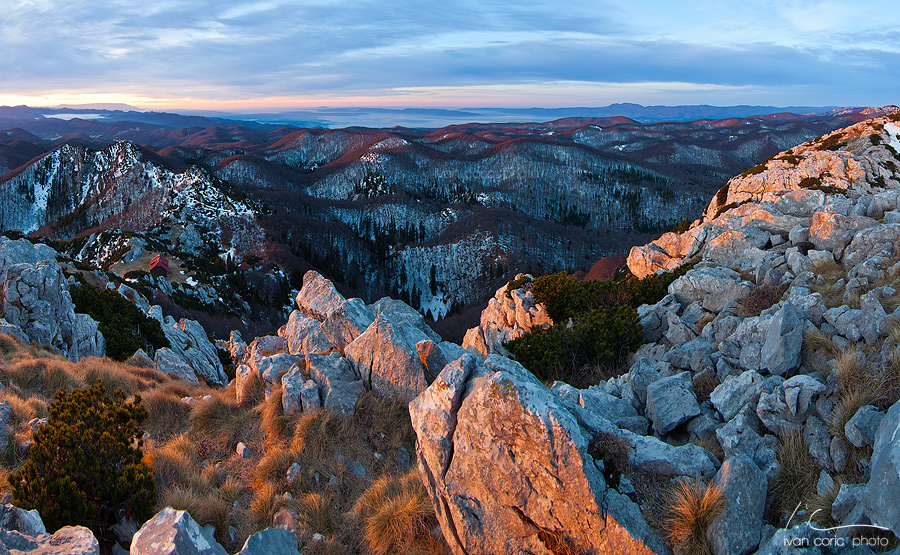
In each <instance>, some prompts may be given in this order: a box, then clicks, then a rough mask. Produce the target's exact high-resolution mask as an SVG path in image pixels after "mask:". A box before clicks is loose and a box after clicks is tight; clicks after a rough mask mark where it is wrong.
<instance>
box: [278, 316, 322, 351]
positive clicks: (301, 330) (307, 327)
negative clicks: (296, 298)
mask: <svg viewBox="0 0 900 555" xmlns="http://www.w3.org/2000/svg"><path fill="white" fill-rule="evenodd" d="M278 335H279V336H280V337H283V338H284V340H285V343H286V347H285V350H286V351H287V352H288V353H289V354H292V355H301V354H325V353H327V352H329V351H332V350H334V349H335V348H336V347H335V345H334V344H333V343H332V342H331V341H329V340H328V338H327V337H325V333H324V332H323V331H322V322H320V321H318V320H316V319H314V318H310V317H309V316H307V315H305V314H303V313H302V312H300V311H299V310H294V311H293V312H291V315H290V316H289V317H288V321H287V324H285V325H283V326H281V328H279V329H278Z"/></svg>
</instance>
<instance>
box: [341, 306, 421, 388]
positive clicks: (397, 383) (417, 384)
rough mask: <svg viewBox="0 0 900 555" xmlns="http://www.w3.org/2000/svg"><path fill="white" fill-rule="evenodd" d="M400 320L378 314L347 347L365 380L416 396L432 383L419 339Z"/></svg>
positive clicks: (359, 373) (345, 351)
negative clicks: (421, 352)
mask: <svg viewBox="0 0 900 555" xmlns="http://www.w3.org/2000/svg"><path fill="white" fill-rule="evenodd" d="M403 331H404V330H402V329H400V328H399V327H398V326H397V325H396V324H394V323H392V322H390V321H389V320H386V319H385V318H384V317H383V316H378V317H377V318H375V321H374V322H373V323H372V325H371V326H369V328H368V329H366V331H365V332H364V333H363V334H362V335H360V336H359V337H357V338H356V339H355V340H353V342H351V343H350V344H349V345H347V347H346V348H345V349H344V353H345V354H346V356H347V359H348V360H349V361H350V364H351V366H352V367H353V369H354V371H355V372H356V374H357V376H359V377H360V378H361V379H362V380H363V382H364V383H366V384H369V386H370V387H371V388H372V389H373V390H375V391H378V392H381V393H383V394H386V395H394V394H396V395H400V396H401V397H405V398H406V399H413V398H415V397H416V396H417V395H418V394H419V393H421V392H422V391H424V390H425V388H426V387H428V381H427V377H426V375H425V368H424V367H423V366H422V363H421V362H420V361H419V353H418V351H417V350H416V342H418V340H419V339H420V338H414V339H416V341H415V342H412V343H411V342H410V338H409V337H408V336H407V335H406V334H404V333H403Z"/></svg>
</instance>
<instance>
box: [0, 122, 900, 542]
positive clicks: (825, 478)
mask: <svg viewBox="0 0 900 555" xmlns="http://www.w3.org/2000/svg"><path fill="white" fill-rule="evenodd" d="M898 151H900V127H898V126H897V125H896V124H895V123H894V122H893V121H892V120H891V119H890V118H878V119H875V120H870V121H868V122H864V123H861V124H857V125H855V126H853V127H850V128H847V129H845V130H842V131H839V132H836V133H834V134H832V135H829V136H826V137H824V138H822V139H820V140H817V141H813V142H811V143H806V144H804V145H801V146H799V147H795V148H793V149H791V150H790V151H787V152H785V153H782V154H780V155H778V156H776V157H774V158H773V159H771V160H769V161H768V162H766V163H765V164H763V165H761V166H758V167H756V168H752V169H751V170H748V171H747V172H745V173H744V174H743V175H741V176H738V177H735V178H734V179H732V180H731V181H729V183H728V184H727V185H726V186H725V187H723V189H722V190H721V191H720V192H719V193H718V194H717V195H716V197H715V198H714V199H713V201H712V202H711V203H710V206H709V207H708V208H707V210H706V212H705V213H704V216H703V217H702V218H701V219H699V220H698V221H696V222H694V223H693V225H692V226H690V228H689V229H688V230H687V231H685V232H683V233H668V234H665V235H663V236H662V237H661V238H660V239H658V240H656V241H654V242H652V243H650V244H648V245H646V246H644V247H638V248H635V249H634V250H632V252H631V254H630V255H629V257H628V266H629V269H630V270H631V271H632V272H633V273H634V274H636V275H638V276H645V275H649V274H651V273H654V272H656V271H660V270H671V269H674V268H676V267H678V266H680V265H681V264H684V263H686V262H691V263H693V264H694V265H693V267H692V269H690V270H689V271H688V272H687V273H686V274H685V275H684V276H682V277H680V278H678V279H677V280H676V281H674V282H673V283H672V284H671V285H670V287H669V291H668V292H669V295H667V296H666V297H665V298H664V299H662V300H661V301H660V302H659V303H657V304H656V305H653V306H643V307H641V308H640V309H639V315H640V317H641V320H642V324H643V326H644V334H645V339H646V341H647V343H646V344H645V345H644V346H642V347H641V348H640V350H639V351H638V352H637V353H636V354H635V355H634V356H633V358H632V361H631V365H630V367H629V368H628V369H627V371H626V372H624V373H623V374H622V375H621V376H618V377H616V378H613V379H609V380H608V381H605V382H601V383H598V384H596V385H593V386H591V387H589V388H587V389H576V388H573V387H571V386H569V385H567V384H564V383H560V382H557V383H554V384H552V386H551V387H549V388H548V387H546V386H545V385H544V384H542V383H541V382H540V381H539V380H538V379H537V378H535V376H534V375H532V374H531V373H530V372H528V370H526V369H525V368H523V367H522V366H521V365H520V364H518V363H517V362H515V361H514V360H511V359H510V358H508V357H507V356H504V355H506V354H507V353H506V352H505V351H504V350H503V347H502V342H503V341H505V340H508V339H510V338H514V337H518V336H520V335H521V334H522V333H525V331H526V330H527V329H529V328H530V327H532V326H549V325H552V323H551V322H550V320H549V318H548V317H547V314H546V311H545V310H544V308H543V307H542V306H540V305H535V304H534V302H533V299H532V297H531V293H530V291H528V290H527V288H522V289H514V290H512V291H507V290H506V288H501V289H500V290H499V291H497V294H496V295H495V297H494V299H493V300H492V301H491V304H490V305H489V307H488V309H487V310H486V311H485V312H484V314H483V315H482V319H481V324H480V325H479V326H478V327H477V328H474V329H473V330H470V332H469V333H468V334H467V335H466V340H465V341H464V345H463V346H459V345H455V344H453V343H449V342H445V341H442V340H441V338H440V337H439V336H438V335H437V334H435V333H434V332H433V331H432V330H431V329H430V328H429V327H428V326H427V325H425V322H424V319H423V318H422V316H421V315H420V314H419V313H418V312H416V311H415V310H413V309H412V308H410V307H409V306H407V305H405V304H404V303H402V302H400V301H396V300H392V299H388V298H385V299H381V300H379V301H377V302H375V303H372V304H368V305H367V304H366V303H365V302H363V301H362V300H361V299H345V298H344V297H342V296H341V295H340V294H339V293H338V292H337V291H336V290H335V289H334V287H333V285H332V284H331V283H330V282H329V281H328V280H327V279H325V278H324V277H322V276H321V275H320V274H318V273H316V272H309V273H307V274H306V276H305V277H304V280H303V288H302V289H301V291H300V292H299V294H298V295H297V298H296V310H295V311H294V312H293V313H292V314H291V315H290V319H289V321H288V322H287V323H286V324H285V325H284V326H283V327H282V328H281V329H280V330H279V332H278V335H277V336H265V337H257V338H254V339H252V340H251V341H249V342H245V341H244V340H243V339H242V338H241V337H240V335H239V334H236V333H235V334H232V337H231V339H230V341H227V342H221V343H220V346H221V347H223V348H226V349H227V350H228V351H229V353H230V354H231V357H232V359H233V360H234V362H235V364H236V367H237V372H236V377H235V378H234V380H235V381H234V384H232V385H233V387H234V391H235V396H236V398H237V400H238V402H240V400H241V398H242V396H244V395H249V390H250V388H251V386H252V384H253V383H254V382H256V381H258V380H262V382H263V383H265V384H267V385H268V386H269V387H271V386H274V385H276V384H281V389H282V391H283V394H282V408H283V411H284V413H286V414H290V413H294V412H298V411H301V412H302V411H311V410H318V409H321V408H324V409H327V410H330V411H333V412H338V413H344V414H352V413H353V411H354V407H355V406H356V400H357V398H358V397H359V395H361V394H362V393H363V392H365V391H367V390H375V391H378V392H380V393H383V394H385V395H390V396H400V397H402V398H405V399H406V400H408V401H410V404H409V407H410V415H411V418H412V423H413V426H414V428H415V432H416V434H417V436H418V445H417V459H418V463H419V469H420V472H421V474H422V477H423V481H424V483H425V485H426V488H427V489H428V492H429V495H430V497H431V500H432V502H433V506H434V510H435V512H436V514H437V516H438V520H439V522H440V525H441V531H442V533H443V535H444V538H445V539H446V541H447V543H448V544H449V546H450V548H451V549H452V551H453V552H454V553H455V554H457V555H462V554H470V555H471V554H476V553H533V554H548V555H549V554H552V553H561V552H563V551H562V550H563V549H571V550H576V552H577V550H580V551H582V552H588V553H648V554H649V553H658V554H662V553H669V552H670V549H671V548H670V543H669V539H668V538H664V537H663V535H664V533H665V530H663V529H662V528H661V527H660V522H659V520H658V518H657V516H656V515H655V512H654V511H655V509H654V507H653V495H652V493H653V491H654V489H659V488H661V487H662V486H664V485H666V484H669V483H671V482H673V481H678V480H696V481H701V482H711V483H713V484H714V485H716V486H718V487H719V488H720V489H721V490H722V491H723V492H724V496H725V500H726V501H725V507H724V510H723V511H722V512H721V513H720V514H719V515H718V516H717V517H716V518H715V520H714V521H713V522H712V524H711V526H710V528H709V530H708V532H707V538H708V542H709V546H710V549H711V550H712V552H713V553H715V554H726V553H728V554H731V553H735V554H746V553H754V552H756V553H784V552H791V549H793V548H790V547H789V546H791V545H794V544H796V543H797V542H799V543H801V544H802V543H803V542H804V541H806V542H808V543H810V545H811V544H812V542H813V541H814V540H815V539H816V538H818V542H817V543H818V544H820V546H819V547H814V548H813V549H811V550H809V551H807V552H809V553H816V552H820V553H827V552H832V551H833V552H842V549H839V547H840V546H843V547H846V546H848V545H849V543H846V542H847V541H848V538H849V537H850V534H852V533H854V531H855V530H857V529H859V530H861V529H863V528H862V527H863V526H864V525H866V526H879V527H882V528H884V529H887V530H890V531H892V532H894V533H895V534H900V509H898V507H900V505H898V503H897V499H900V463H898V460H900V437H898V434H897V430H898V426H900V404H898V403H897V402H898V399H900V383H898V380H900V378H898V376H897V374H898V372H900V346H898V342H900V332H898V331H897V330H898V329H900V324H898V322H897V319H898V318H900V308H898V307H900V292H898V279H900V247H898V243H900V180H898V177H897V173H896V172H897V170H898V164H900V155H898ZM5 253H15V254H14V255H12V254H10V255H9V256H7V254H5ZM0 260H6V262H2V263H0V268H2V273H0V281H3V283H4V288H3V296H4V299H3V303H2V306H3V317H4V319H5V320H4V321H0V325H2V326H3V330H0V331H3V332H5V333H10V334H13V335H16V336H17V337H21V338H23V339H27V340H29V341H32V342H34V343H37V344H41V345H47V346H52V347H55V348H56V349H57V350H59V351H60V352H62V353H65V354H67V355H68V356H69V357H70V358H73V359H77V358H80V357H83V356H99V355H102V354H103V338H102V335H100V336H99V337H98V334H99V332H97V331H96V330H97V327H96V322H93V321H88V320H90V318H87V319H85V317H84V315H77V314H75V313H74V310H73V308H72V307H71V300H70V299H69V302H68V304H67V303H66V297H67V296H68V287H70V286H71V285H72V284H70V283H69V282H68V281H67V280H66V279H65V276H64V275H63V274H62V271H61V270H60V267H59V265H58V264H57V262H56V261H55V253H54V252H53V251H52V249H49V248H48V247H45V246H42V245H35V246H32V245H31V244H30V243H29V242H27V241H10V240H6V241H2V242H0ZM12 261H15V262H18V263H16V264H14V263H12ZM35 291H37V292H38V293H35ZM119 292H120V293H121V294H123V296H126V297H127V298H130V299H131V300H132V301H133V302H135V304H137V305H138V306H141V307H143V309H144V310H145V311H146V312H147V313H148V314H150V315H151V316H153V317H154V318H156V319H158V320H159V321H160V322H161V323H162V325H163V330H164V332H165V333H166V335H167V337H168V339H169V341H170V343H171V345H172V347H171V349H160V350H159V351H157V352H156V353H155V361H154V363H155V366H156V367H157V368H158V369H159V370H162V371H164V372H168V373H171V374H175V375H177V376H179V377H181V378H183V379H186V380H192V381H198V380H201V379H202V380H205V381H207V382H208V383H211V384H224V383H225V382H226V381H227V378H225V375H224V371H223V370H222V366H221V363H220V362H219V361H218V358H217V356H216V353H215V348H214V346H213V345H212V343H211V342H210V341H209V340H208V338H207V336H206V333H205V332H204V331H203V329H202V327H200V326H199V324H197V323H196V322H192V321H190V320H181V321H177V322H176V321H175V320H173V319H171V318H164V317H163V316H162V311H161V309H159V308H158V307H150V306H149V303H148V302H147V301H146V300H145V299H143V298H142V297H141V296H140V295H139V294H137V293H136V292H135V291H133V290H128V288H127V286H123V287H120V288H119ZM49 298H52V299H56V301H54V302H46V303H44V301H45V300H46V299H49ZM42 303H43V304H42ZM91 322H93V324H92V323H91ZM792 438H800V439H799V441H800V443H799V445H800V446H801V448H800V450H801V451H802V452H801V453H800V455H802V456H803V457H808V458H809V459H810V460H811V461H813V463H812V465H811V467H810V469H809V471H810V472H813V473H814V476H813V482H814V483H815V484H816V487H815V493H816V494H817V497H818V498H819V501H820V502H821V500H822V499H827V500H828V503H827V506H828V512H830V515H829V516H830V520H829V523H830V526H828V527H829V528H834V527H836V526H843V528H836V529H835V530H834V531H820V530H817V529H816V528H823V527H824V525H821V524H815V523H809V522H806V521H807V520H808V519H811V518H812V517H813V515H812V514H810V512H809V511H808V510H807V509H806V508H804V507H802V506H801V507H800V509H799V510H798V511H796V512H795V513H794V514H793V517H792V518H788V516H790V515H791V513H792V510H793V507H787V506H786V503H787V502H786V499H785V497H786V494H785V493H784V492H785V490H784V487H783V485H784V470H785V469H784V468H783V467H784V465H785V464H787V463H786V462H785V459H784V458H783V457H782V456H780V455H779V453H782V452H783V450H784V445H785V444H787V443H789V442H790V441H791V440H792ZM800 501H801V502H802V501H805V500H803V499H801V500H800ZM7 510H8V511H15V509H13V508H8V509H7ZM10 514H12V513H10ZM15 514H20V513H15ZM20 516H21V515H20ZM17 518H18V517H17ZM28 518H31V517H26V516H21V519H26V520H27V519H28ZM35 519H37V517H36V516H35ZM189 519H190V517H189V516H188V515H185V514H184V513H180V512H177V511H172V510H171V509H166V510H164V511H163V512H161V513H159V514H158V515H157V516H156V517H154V519H152V520H151V521H150V522H148V524H145V525H144V526H145V528H146V526H148V525H150V524H151V523H153V525H154V526H157V525H159V526H163V528H164V529H165V530H164V531H161V532H159V534H161V535H162V536H165V537H166V538H169V540H167V541H170V543H172V542H174V543H173V545H175V544H177V542H180V541H185V542H187V543H184V544H183V545H182V544H177V545H182V546H181V547H177V548H173V549H174V551H162V550H156V551H154V550H153V549H156V548H152V549H151V548H147V549H149V550H141V549H143V548H142V547H141V546H142V545H144V544H143V543H142V542H143V541H145V540H144V539H143V538H147V537H149V536H150V532H146V533H144V531H143V529H142V531H141V532H138V533H137V535H136V536H134V538H133V540H132V541H131V553H142V554H143V553H163V552H166V553H168V552H177V553H217V552H221V551H218V550H217V547H218V544H215V542H214V541H213V540H212V539H211V538H210V537H208V536H207V535H204V534H202V533H201V532H199V530H200V528H199V527H198V526H197V525H196V523H194V524H193V527H191V524H190V523H191V522H193V521H191V520H189ZM37 521H38V522H39V519H38V520H37ZM176 521H177V522H180V523H181V524H176ZM3 522H4V523H5V522H6V521H5V520H4V521H3ZM27 522H31V523H32V524H34V522H33V520H27ZM161 522H162V523H163V524H160V523H161ZM15 526H17V525H10V524H4V528H5V529H7V530H19V528H16V527H15ZM23 526H24V525H23ZM179 527H181V528H179ZM854 527H856V528H854ZM63 530H66V529H63ZM177 530H182V532H176V531H177ZM195 530H196V531H195ZM62 532H63V531H62V530H61V531H60V532H57V534H60V533H62ZM272 532H274V531H272ZM20 533H21V534H25V535H27V536H31V537H41V538H44V540H42V541H43V544H42V545H45V544H46V545H49V543H52V542H50V540H48V539H47V537H55V535H54V536H47V537H45V536H41V534H42V533H43V532H42V531H41V530H40V529H39V528H38V527H37V525H36V524H34V526H32V528H29V530H20ZM67 533H68V532H67ZM9 534H11V532H7V535H5V536H2V537H0V539H2V541H3V542H4V543H6V544H7V547H8V548H9V551H10V552H11V553H15V551H14V549H19V548H18V547H14V546H13V545H11V544H9V543H8V542H7V538H8V537H11V536H9ZM179 534H181V535H179ZM162 536H161V537H162ZM16 537H18V536H16ZM254 537H255V536H254ZM273 537H274V536H273ZM176 538H182V539H176ZM183 538H190V542H188V540H185V539H183ZM252 539H253V537H251V540H252ZM842 539H843V541H844V542H845V543H841V542H840V541H839V540H842ZM10 541H12V540H10ZM23 541H24V540H23ZM54 541H55V540H54ZM148 541H149V540H148ZM254 541H257V542H262V539H258V540H254ZM267 541H272V542H274V541H281V540H276V539H272V540H267ZM295 541H296V539H295ZM48 542H49V543H48ZM154 542H155V540H154ZM189 544H190V545H189ZM250 544H251V542H250V540H248V545H250ZM153 545H161V544H159V542H156V543H153ZM204 545H205V546H207V547H203V546H204ZM260 545H261V544H260ZM273 545H274V544H273ZM191 546H192V547H191ZM832 548H833V549H832ZM247 549H248V548H245V551H244V552H246V553H251V552H252V553H256V552H260V553H261V552H266V551H246V550H247ZM868 549H869V548H868V547H865V546H863V547H860V548H859V550H858V551H856V553H866V552H868V551H867V550H868ZM816 550H818V551H816ZM42 552H45V553H56V552H60V551H42ZM83 552H85V553H88V552H91V551H89V550H85V551H83ZM269 552H275V551H269ZM277 552H290V551H277ZM242 553H243V552H242Z"/></svg>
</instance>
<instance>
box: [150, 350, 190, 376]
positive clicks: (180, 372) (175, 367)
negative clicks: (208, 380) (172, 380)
mask: <svg viewBox="0 0 900 555" xmlns="http://www.w3.org/2000/svg"><path fill="white" fill-rule="evenodd" d="M154 362H155V364H156V369H157V370H159V371H160V372H162V373H164V374H169V375H171V376H174V377H176V378H178V379H180V380H185V381H189V382H191V383H200V380H198V379H197V374H195V373H194V369H193V368H191V367H190V365H188V363H187V362H186V361H185V360H184V357H181V356H179V355H178V354H176V353H175V352H174V351H173V350H172V349H169V348H168V347H163V348H162V349H157V350H156V354H155V355H154Z"/></svg>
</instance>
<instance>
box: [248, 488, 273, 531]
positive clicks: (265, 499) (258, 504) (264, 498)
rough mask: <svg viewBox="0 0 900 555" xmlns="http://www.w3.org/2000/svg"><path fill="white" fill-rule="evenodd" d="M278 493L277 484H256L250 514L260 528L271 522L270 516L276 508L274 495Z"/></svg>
mask: <svg viewBox="0 0 900 555" xmlns="http://www.w3.org/2000/svg"><path fill="white" fill-rule="evenodd" d="M278 494H279V491H278V486H276V485H275V484H273V483H271V482H265V483H263V484H260V485H259V486H257V488H256V491H255V492H254V497H253V502H252V503H251V504H250V515H251V516H252V517H253V518H254V519H255V520H256V522H257V523H258V524H259V525H260V527H261V528H265V527H266V526H268V525H269V524H271V522H272V516H274V515H275V511H276V510H277V507H276V503H275V496H276V495H278Z"/></svg>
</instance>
